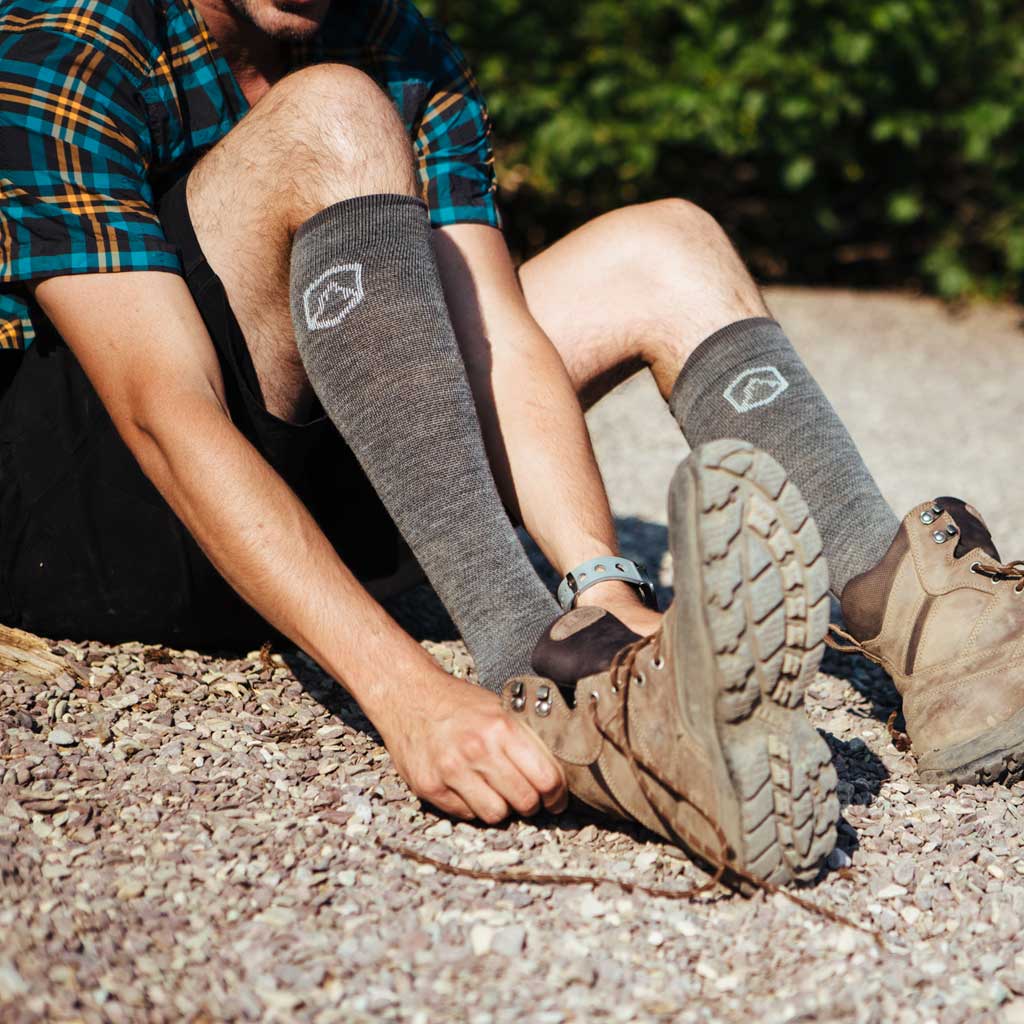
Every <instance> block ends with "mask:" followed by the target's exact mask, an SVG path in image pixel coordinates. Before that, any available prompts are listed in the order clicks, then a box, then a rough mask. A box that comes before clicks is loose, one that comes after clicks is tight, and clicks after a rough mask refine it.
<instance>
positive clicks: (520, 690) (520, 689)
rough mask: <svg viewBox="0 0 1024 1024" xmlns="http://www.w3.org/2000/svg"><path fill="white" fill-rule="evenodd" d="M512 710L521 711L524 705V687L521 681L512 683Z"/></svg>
mask: <svg viewBox="0 0 1024 1024" xmlns="http://www.w3.org/2000/svg"><path fill="white" fill-rule="evenodd" d="M511 705H512V710H513V711H522V710H523V708H525V707H526V689H525V687H524V686H523V684H522V683H521V682H515V683H513V684H512V701H511Z"/></svg>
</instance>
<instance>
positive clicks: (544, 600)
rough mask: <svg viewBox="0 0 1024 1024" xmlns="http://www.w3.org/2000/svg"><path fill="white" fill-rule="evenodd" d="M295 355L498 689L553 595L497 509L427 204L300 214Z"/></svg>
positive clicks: (382, 199)
mask: <svg viewBox="0 0 1024 1024" xmlns="http://www.w3.org/2000/svg"><path fill="white" fill-rule="evenodd" d="M291 306H292V320H293V323H294V325H295V336H296V340H297V343H298V350H299V355H300V357H301V359H302V363H303V366H304V367H305V369H306V372H307V374H308V375H309V380H310V382H311V383H312V385H313V388H314V390H315V392H316V394H317V397H318V398H319V399H320V403H321V404H322V405H323V407H324V409H325V410H326V412H327V414H328V416H330V418H331V420H332V422H333V423H334V424H335V426H336V427H337V428H338V431H339V432H340V433H341V435H342V437H344V438H345V441H346V442H347V443H348V445H349V447H351V449H352V451H353V452H354V453H355V455H356V457H357V458H358V459H359V462H360V463H361V465H362V467H363V469H364V471H365V472H366V475H367V477H368V478H369V480H370V482H371V483H372V484H373V486H374V487H375V488H376V490H377V492H378V494H379V495H380V497H381V500H382V501H383V502H384V505H385V507H386V508H387V510H388V512H389V513H390V514H391V516H392V518H393V519H394V521H395V523H396V525H397V526H398V528H399V529H400V530H401V532H402V535H403V536H404V537H405V539H406V542H407V543H408V544H409V547H410V548H411V549H412V551H413V554H414V555H415V556H416V559H417V561H418V562H419V563H420V565H421V566H422V568H423V571H424V572H425V573H426V574H427V577H428V578H429V579H430V582H431V583H432V584H433V586H434V589H435V590H436V591H437V593H438V596H439V597H440V598H441V600H442V601H443V602H444V605H445V607H446V608H447V609H448V611H449V613H450V614H451V616H452V619H453V620H454V622H455V624H456V626H457V627H458V628H459V631H460V632H461V633H462V636H463V639H465V641H466V644H467V646H468V647H469V649H470V651H471V653H472V654H473V656H474V658H475V660H476V663H477V667H478V670H479V673H480V678H481V680H482V681H483V683H484V684H485V685H486V686H488V687H490V688H492V689H500V687H501V686H502V684H503V683H504V682H505V680H506V679H508V678H509V676H512V675H516V674H519V673H521V672H529V671H530V653H531V651H532V649H533V645H534V643H535V642H536V640H537V639H538V637H539V636H540V634H541V632H542V631H543V630H544V629H545V628H546V627H547V626H548V625H550V623H551V621H552V620H553V619H554V617H555V616H556V615H557V614H558V606H557V604H556V603H555V600H554V598H553V597H552V596H551V594H550V592H549V591H548V590H547V588H546V587H545V586H544V584H543V583H542V582H541V581H540V579H539V577H538V576H537V574H536V573H535V572H534V570H533V568H532V566H531V565H530V562H529V559H528V558H527V556H526V553H525V551H524V550H523V547H522V545H521V544H520V543H519V538H518V537H517V536H516V534H515V531H514V529H513V527H512V524H511V523H510V521H509V519H508V516H507V515H506V513H505V510H504V507H503V505H502V503H501V499H500V497H499V496H498V491H497V488H496V486H495V483H494V478H493V476H492V474H491V469H490V465H489V463H488V461H487V455H486V452H485V450H484V444H483V438H482V435H481V431H480V424H479V421H478V419H477V414H476V407H475V406H474V404H473V395H472V392H471V391H470V387H469V382H468V380H467V377H466V369H465V364H464V363H463V361H462V354H461V352H460V350H459V347H458V342H457V340H456V337H455V332H454V330H453V328H452V325H451V320H450V318H449V315H448V307H447V306H446V304H445V299H444V294H443V292H442V288H441V281H440V277H439V274H438V269H437V264H436V261H435V258H434V250H433V247H432V243H431V228H430V222H429V219H428V217H427V212H426V207H425V206H424V205H423V203H421V202H420V201H419V200H418V199H414V198H412V197H409V196H402V195H377V196H365V197H361V198H358V199H351V200H347V201H345V202H341V203H338V204H336V205H334V206H331V207H329V208H327V209H326V210H322V211H321V212H320V213H318V214H317V215H316V216H315V217H313V218H312V219H310V220H308V221H306V223H305V224H303V225H302V227H300V228H299V230H298V233H297V234H296V236H295V242H294V246H293V249H292V262H291Z"/></svg>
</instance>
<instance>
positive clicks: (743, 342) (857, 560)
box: [669, 317, 899, 595]
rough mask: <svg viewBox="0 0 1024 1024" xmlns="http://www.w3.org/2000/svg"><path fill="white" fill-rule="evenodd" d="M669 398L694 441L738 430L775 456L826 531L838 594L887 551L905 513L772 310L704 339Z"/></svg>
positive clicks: (689, 439)
mask: <svg viewBox="0 0 1024 1024" xmlns="http://www.w3.org/2000/svg"><path fill="white" fill-rule="evenodd" d="M669 407H670V408H671V410H672V414H673V415H674V416H675V418H676V420H677V421H678V423H679V426H680V427H681V428H682V431H683V435H684V436H685V437H686V440H687V442H688V443H689V444H690V445H691V446H696V445H698V444H703V443H704V442H706V441H713V440H716V439H718V438H723V437H735V438H738V439H739V440H741V441H750V442H751V443H753V444H756V445H757V446H758V447H759V448H762V449H763V450H764V451H766V452H768V454H769V455H771V456H772V457H773V458H775V459H777V460H778V461H779V463H780V464H781V465H782V466H783V467H784V468H785V470H786V472H787V473H789V475H790V476H791V477H792V479H793V481H794V482H795V483H796V485H797V486H798V487H799V488H800V491H801V493H802V494H803V496H804V499H805V500H806V501H807V504H808V507H809V508H810V510H811V513H812V514H813V516H814V519H815V521H816V522H817V524H818V529H819V530H820V531H821V536H822V540H823V541H824V544H825V557H826V558H827V559H828V564H829V572H830V576H831V580H832V590H833V592H834V593H835V594H836V595H840V594H842V592H843V588H844V587H845V586H846V584H847V583H848V582H849V581H850V580H851V579H853V577H854V576H857V575H859V574H860V573H862V572H866V571H867V570H868V569H870V568H872V567H873V566H875V565H876V564H877V563H878V562H879V561H881V559H882V556H883V555H884V554H885V552H886V551H887V550H888V547H889V544H890V543H891V542H892V539H893V537H894V536H895V535H896V531H897V530H898V529H899V520H898V519H897V518H896V516H895V514H894V513H893V511H892V509H890V508H889V506H888V505H887V504H886V502H885V499H884V498H883V497H882V494H881V492H880V491H879V490H878V485H877V484H876V483H875V481H874V478H873V477H872V476H871V474H870V473H869V472H868V469H867V466H865V465H864V460H863V459H862V458H861V456H860V453H859V452H858V451H857V448H856V446H855V445H854V443H853V439H852V438H851V437H850V435H849V433H848V432H847V430H846V427H844V426H843V424H842V421H841V420H840V419H839V417H838V415H836V411H835V409H833V408H832V404H831V403H830V402H829V400H828V399H827V398H826V397H825V395H824V394H823V393H822V390H821V388H820V387H819V386H818V384H817V382H816V381H815V379H814V378H813V377H812V376H811V375H810V373H809V372H808V370H807V367H806V366H805V365H804V363H803V360H802V359H801V358H800V356H798V355H797V353H796V351H795V349H794V348H793V346H792V345H791V344H790V342H789V339H788V338H787V337H786V335H785V334H784V333H783V331H782V328H781V327H780V326H779V325H778V324H777V323H776V322H775V321H774V320H768V319H766V318H761V317H758V318H755V319H751V320H740V321H739V322H738V323H734V324H730V325H729V326H728V327H723V328H722V329H721V330H720V331H716V332H715V333H714V334H712V335H711V337H710V338H708V339H707V340H706V341H704V342H702V343H701V345H700V346H699V347H698V348H697V349H696V350H695V351H694V352H693V354H692V355H691V356H690V358H689V359H687V361H686V364H685V365H684V366H683V369H682V372H681V373H680V374H679V379H678V380H677V381H676V383H675V387H674V388H673V389H672V395H671V397H670V399H669Z"/></svg>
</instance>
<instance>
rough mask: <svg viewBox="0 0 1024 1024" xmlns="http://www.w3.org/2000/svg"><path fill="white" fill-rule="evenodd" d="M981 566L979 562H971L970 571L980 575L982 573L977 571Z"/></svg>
mask: <svg viewBox="0 0 1024 1024" xmlns="http://www.w3.org/2000/svg"><path fill="white" fill-rule="evenodd" d="M980 568H981V562H971V572H973V573H974V575H975V576H981V575H982V574H981V573H980V572H979V571H978V570H979V569H980Z"/></svg>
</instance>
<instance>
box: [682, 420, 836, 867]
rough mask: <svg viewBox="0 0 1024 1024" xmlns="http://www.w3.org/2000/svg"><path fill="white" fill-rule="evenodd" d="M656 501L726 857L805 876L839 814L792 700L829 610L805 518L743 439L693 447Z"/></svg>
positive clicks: (820, 743)
mask: <svg viewBox="0 0 1024 1024" xmlns="http://www.w3.org/2000/svg"><path fill="white" fill-rule="evenodd" d="M669 503H670V507H669V515H670V521H671V522H672V524H673V531H672V553H673V558H674V560H675V565H676V566H677V579H679V578H680V577H682V576H683V574H682V573H681V572H680V569H681V568H685V567H694V568H699V571H697V572H691V573H688V574H686V576H687V577H688V578H689V580H690V585H689V586H686V585H685V584H683V586H680V585H679V584H678V583H677V589H676V601H677V602H679V603H680V609H681V612H680V618H679V628H678V630H677V631H676V635H675V638H674V642H675V644H676V651H675V655H676V658H675V664H676V665H679V666H681V668H682V671H681V673H680V674H679V675H677V688H678V695H679V702H680V707H683V708H688V709H689V716H690V720H691V722H692V723H694V725H695V726H696V727H697V728H700V727H701V725H702V724H705V723H707V722H708V721H709V719H710V720H711V721H713V723H714V733H715V737H716V738H717V744H718V748H719V753H720V754H721V761H720V763H719V764H718V765H717V767H716V774H717V775H718V780H719V781H718V788H719V796H720V801H719V806H720V809H721V812H722V820H721V821H720V824H721V825H722V827H723V828H724V830H725V832H726V836H727V838H728V840H729V844H730V847H731V848H732V853H733V856H734V859H735V863H736V864H737V866H739V867H741V868H742V869H744V870H745V871H747V872H749V873H750V874H752V875H754V876H756V877H758V878H761V879H764V880H765V881H768V882H771V883H773V884H785V883H788V882H792V881H797V882H806V881H811V880H813V879H814V878H815V877H816V875H817V874H818V872H819V869H820V866H821V862H822V861H823V859H824V858H825V857H826V856H827V855H828V854H829V852H830V851H831V850H832V848H833V847H834V846H835V843H836V821H837V819H838V817H839V800H838V797H837V796H836V782H837V779H836V772H835V768H834V766H833V764H832V756H831V753H830V752H829V748H828V745H827V744H826V743H825V741H824V740H823V739H822V738H821V736H820V735H819V734H818V732H817V730H816V729H815V728H814V727H813V726H812V725H811V723H810V721H809V720H808V718H807V715H806V713H805V712H804V710H803V701H804V691H805V689H806V687H807V685H808V684H809V683H810V682H811V681H812V680H813V679H814V677H815V673H816V672H817V670H818V664H819V663H820V661H821V655H822V651H823V648H824V639H825V632H826V630H827V629H828V621H829V598H828V568H827V566H826V563H825V556H824V555H823V554H822V545H821V537H820V535H819V533H818V529H817V526H816V525H815V524H814V520H813V519H812V518H811V515H810V512H809V511H808V509H807V505H806V504H805V503H804V500H803V498H802V497H801V496H800V493H799V491H798V490H797V488H796V486H795V485H794V484H793V483H792V482H790V481H789V480H788V478H787V476H786V474H785V472H784V470H783V469H782V467H781V466H780V465H779V464H778V463H777V462H776V461H775V460H774V459H772V458H771V457H770V456H769V455H766V454H765V453H763V452H760V451H758V450H757V449H756V448H754V447H753V446H752V445H750V444H747V443H745V442H743V441H732V440H726V441H716V442H714V443H712V444H708V445H705V446H703V447H702V448H700V449H698V450H697V451H695V452H694V453H693V454H692V455H691V456H690V457H689V458H688V459H686V460H685V461H684V462H683V463H682V464H681V465H680V467H679V469H678V470H677V471H676V475H675V477H674V479H673V482H672V488H671V492H670V498H669ZM704 727H705V729H706V724H705V725H704Z"/></svg>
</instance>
